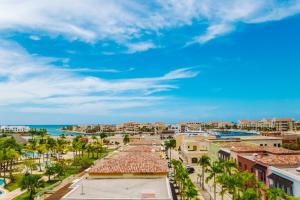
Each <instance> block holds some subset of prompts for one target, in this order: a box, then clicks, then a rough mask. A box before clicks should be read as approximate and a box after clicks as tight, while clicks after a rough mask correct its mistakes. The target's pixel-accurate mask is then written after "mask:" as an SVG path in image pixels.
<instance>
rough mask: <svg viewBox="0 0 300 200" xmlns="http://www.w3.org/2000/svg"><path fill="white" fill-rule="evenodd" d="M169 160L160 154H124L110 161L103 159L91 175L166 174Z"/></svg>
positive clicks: (92, 169)
mask: <svg viewBox="0 0 300 200" xmlns="http://www.w3.org/2000/svg"><path fill="white" fill-rule="evenodd" d="M167 172H168V163H167V160H164V159H162V158H161V155H160V153H157V152H155V153H153V152H151V153H149V152H123V153H119V154H118V155H116V156H113V157H111V158H108V159H102V160H100V161H98V163H97V164H96V165H95V166H94V167H92V168H91V170H90V172H89V173H90V175H118V174H166V173H167Z"/></svg>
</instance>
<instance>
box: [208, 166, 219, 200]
mask: <svg viewBox="0 0 300 200" xmlns="http://www.w3.org/2000/svg"><path fill="white" fill-rule="evenodd" d="M206 172H207V173H208V177H207V178H206V182H208V181H209V180H212V181H213V186H214V199H216V196H217V181H216V179H217V177H218V175H220V174H221V173H222V166H221V164H220V162H217V161H215V162H213V163H212V164H211V165H210V166H209V168H207V169H206Z"/></svg>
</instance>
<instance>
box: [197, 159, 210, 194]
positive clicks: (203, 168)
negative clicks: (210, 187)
mask: <svg viewBox="0 0 300 200" xmlns="http://www.w3.org/2000/svg"><path fill="white" fill-rule="evenodd" d="M198 164H199V165H200V166H201V181H200V182H201V187H202V189H203V190H204V175H205V171H206V169H207V167H208V166H210V157H208V156H207V155H202V156H201V157H200V158H199V160H198Z"/></svg>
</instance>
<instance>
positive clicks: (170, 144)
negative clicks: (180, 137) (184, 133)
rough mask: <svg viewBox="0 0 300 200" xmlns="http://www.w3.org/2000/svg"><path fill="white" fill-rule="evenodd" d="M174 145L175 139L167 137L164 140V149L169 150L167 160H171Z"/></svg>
mask: <svg viewBox="0 0 300 200" xmlns="http://www.w3.org/2000/svg"><path fill="white" fill-rule="evenodd" d="M175 147H176V140H175V139H169V140H166V141H165V148H166V151H168V150H169V155H170V156H169V160H172V158H171V157H172V149H174V148H175Z"/></svg>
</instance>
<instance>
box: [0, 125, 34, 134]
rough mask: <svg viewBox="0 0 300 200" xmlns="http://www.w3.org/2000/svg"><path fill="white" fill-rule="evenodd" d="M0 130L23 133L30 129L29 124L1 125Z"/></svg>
mask: <svg viewBox="0 0 300 200" xmlns="http://www.w3.org/2000/svg"><path fill="white" fill-rule="evenodd" d="M0 130H1V132H14V133H25V132H28V131H29V130H30V127H29V126H1V127H0Z"/></svg>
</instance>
